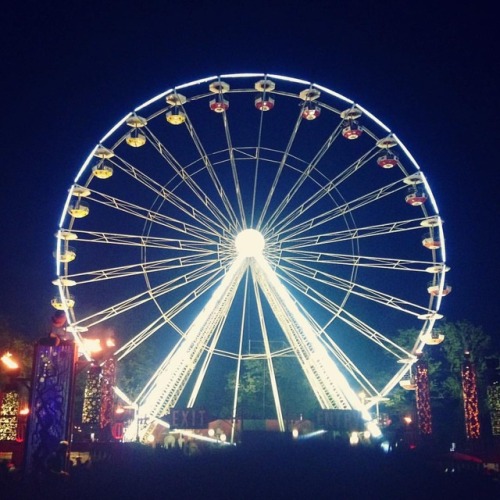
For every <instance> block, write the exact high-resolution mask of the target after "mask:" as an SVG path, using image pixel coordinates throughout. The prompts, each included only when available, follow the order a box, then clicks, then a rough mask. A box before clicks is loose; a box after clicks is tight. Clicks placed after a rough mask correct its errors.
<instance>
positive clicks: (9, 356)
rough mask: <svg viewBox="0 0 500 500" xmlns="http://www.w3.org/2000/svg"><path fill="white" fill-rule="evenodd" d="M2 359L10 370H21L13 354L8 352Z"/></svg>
mask: <svg viewBox="0 0 500 500" xmlns="http://www.w3.org/2000/svg"><path fill="white" fill-rule="evenodd" d="M0 359H1V360H2V363H3V364H4V365H5V366H6V367H7V368H8V369H9V370H17V369H18V368H19V365H18V364H17V362H16V361H15V360H13V359H12V354H11V353H10V352H6V353H5V354H4V355H3V356H2V357H1V358H0Z"/></svg>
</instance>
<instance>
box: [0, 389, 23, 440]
mask: <svg viewBox="0 0 500 500" xmlns="http://www.w3.org/2000/svg"><path fill="white" fill-rule="evenodd" d="M18 413H19V394H18V393H17V391H14V390H7V391H6V392H1V393H0V441H14V440H15V439H16V436H17V419H18Z"/></svg>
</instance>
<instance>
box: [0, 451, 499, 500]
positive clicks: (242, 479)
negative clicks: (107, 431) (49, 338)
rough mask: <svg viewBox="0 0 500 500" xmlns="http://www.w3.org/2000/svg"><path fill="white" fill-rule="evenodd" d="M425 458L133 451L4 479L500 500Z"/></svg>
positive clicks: (112, 488)
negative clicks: (41, 475)
mask: <svg viewBox="0 0 500 500" xmlns="http://www.w3.org/2000/svg"><path fill="white" fill-rule="evenodd" d="M450 465H451V464H449V463H447V462H445V461H443V460H441V459H436V458H435V457H431V456H429V455H426V454H423V453H422V452H417V451H406V452H401V453H391V454H388V455H386V454H383V453H382V452H381V451H379V450H376V449H367V448H348V447H343V446H338V445H332V444H330V443H323V442H301V443H299V442H295V443H289V444H283V443H281V444H280V445H279V446H278V445H268V446H265V445H264V446H259V447H245V446H242V447H238V448H233V447H225V448H224V449H218V450H212V451H211V452H209V453H206V454H203V455H201V456H195V457H192V456H191V457H186V456H183V455H181V454H176V453H173V452H172V451H167V450H164V449H156V450H153V449H150V448H147V447H143V446H132V447H130V448H129V449H128V450H127V452H126V453H123V452H122V453H119V454H115V455H113V456H111V457H108V458H107V459H105V460H100V461H95V462H94V463H92V464H91V465H90V466H81V467H75V466H74V467H72V469H71V471H70V475H69V476H68V477H67V478H61V480H59V478H58V480H57V481H54V480H49V479H39V480H36V481H35V480H34V479H33V478H23V477H22V474H20V473H19V474H18V475H13V476H12V477H8V478H3V479H2V482H1V483H0V498H15V499H24V498H26V499H30V500H31V499H38V498H40V499H42V498H43V499H48V500H52V499H54V500H55V499H58V498H66V499H70V500H73V499H101V498H103V499H104V498H107V499H110V500H114V499H144V500H146V499H148V500H149V499H169V498H172V499H176V500H180V499H190V500H193V499H212V498H217V499H256V500H257V499H258V500H261V499H273V500H274V499H287V500H291V499H307V500H309V499H315V500H317V499H323V498H325V499H326V498H329V499H333V498H335V499H356V500H360V499H365V498H366V499H370V500H376V499H385V500H387V499H398V500H399V499H401V500H403V499H420V500H421V499H422V498H439V497H440V496H441V497H442V498H443V499H444V498H457V499H462V498H474V499H483V498H484V499H491V498H500V483H499V481H498V478H496V477H494V476H490V475H487V474H485V473H484V471H483V470H481V469H480V468H473V467H472V468H470V467H469V468H461V467H454V466H450Z"/></svg>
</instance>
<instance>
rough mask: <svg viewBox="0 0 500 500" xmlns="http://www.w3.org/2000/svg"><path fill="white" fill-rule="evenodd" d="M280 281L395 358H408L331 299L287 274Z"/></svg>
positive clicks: (382, 336) (407, 354)
mask: <svg viewBox="0 0 500 500" xmlns="http://www.w3.org/2000/svg"><path fill="white" fill-rule="evenodd" d="M282 279H283V281H284V282H286V283H288V284H289V285H290V286H291V287H293V288H294V289H295V290H297V291H298V292H300V293H301V294H302V295H303V296H304V297H306V298H307V299H308V300H312V301H313V302H315V303H316V304H318V305H320V306H321V307H322V308H323V309H325V310H326V311H328V312H329V313H331V314H332V315H334V316H335V317H336V318H338V319H339V320H341V321H342V322H344V323H345V324H347V325H349V326H350V327H351V328H353V329H354V330H356V331H357V332H358V333H360V334H361V335H363V336H364V337H366V338H368V339H369V340H370V341H372V342H373V343H375V344H377V345H378V346H380V347H381V348H382V349H384V350H385V351H387V352H388V353H390V354H391V355H392V356H394V357H395V358H397V359H402V358H404V357H408V356H410V354H409V352H408V351H407V350H406V349H404V348H403V347H401V346H399V345H398V344H396V343H395V342H394V341H393V340H391V339H390V338H388V337H387V336H385V335H383V334H381V333H380V332H378V331H377V330H376V329H374V328H373V327H371V326H370V325H368V324H367V323H365V322H364V321H362V320H361V319H359V318H356V317H355V316H354V315H353V314H351V313H349V312H347V311H346V310H345V309H344V308H342V307H340V306H339V305H338V304H336V303H335V302H334V301H333V300H332V299H331V298H329V297H327V296H326V295H324V294H322V293H321V292H319V291H318V290H316V289H313V288H311V287H310V286H308V285H307V284H306V283H304V282H303V281H302V280H301V279H300V278H297V277H296V276H293V275H290V274H288V275H287V276H283V277H282ZM330 322H331V321H330ZM327 326H328V325H326V326H322V327H321V328H320V331H325V330H326V328H327ZM325 341H326V342H328V343H330V345H332V346H333V345H334V342H333V340H332V339H331V338H330V337H328V339H327V338H326V337H325Z"/></svg>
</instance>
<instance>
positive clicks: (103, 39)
mask: <svg viewBox="0 0 500 500" xmlns="http://www.w3.org/2000/svg"><path fill="white" fill-rule="evenodd" d="M412 3H413V2H412ZM202 4H203V6H201V5H198V3H197V2H190V1H183V2H177V3H174V2H165V1H164V2H147V1H144V2H137V1H135V2H129V1H127V0H124V1H121V2H93V1H85V2H79V1H75V2H60V1H46V2H35V1H29V0H28V1H26V2H12V3H10V6H9V7H7V8H5V7H4V8H3V10H2V14H1V17H2V30H1V35H0V36H1V37H2V43H1V51H2V57H1V64H2V79H1V82H2V101H3V103H2V104H3V106H2V108H3V116H4V117H5V119H4V120H3V127H2V141H1V143H2V148H1V157H2V161H1V167H0V168H1V169H2V177H1V184H0V186H1V193H2V196H1V198H0V203H1V205H0V206H1V214H2V218H1V228H2V243H1V246H0V248H1V267H0V270H1V271H0V273H1V274H0V283H1V288H0V294H1V306H0V315H1V316H5V317H7V318H8V319H9V320H10V323H11V325H12V326H13V327H15V328H17V329H19V330H21V331H23V332H26V333H28V334H30V335H32V336H33V338H36V337H37V336H40V335H42V334H44V333H46V332H45V331H44V330H46V329H47V328H48V324H49V319H50V316H51V315H52V313H53V309H52V308H51V306H50V300H51V298H52V297H53V295H54V293H55V287H54V286H53V285H52V284H51V281H52V279H54V273H55V265H54V260H53V257H52V252H53V251H54V248H55V239H54V233H55V232H56V230H57V227H58V222H59V216H60V213H61V211H62V208H63V204H64V201H65V199H66V193H67V189H68V188H69V186H70V185H71V183H72V181H73V179H74V177H75V175H76V173H77V171H78V170H79V168H80V166H81V164H82V163H83V162H84V161H85V159H86V157H87V156H88V154H89V153H90V152H91V150H92V149H93V147H94V145H95V144H96V143H97V141H98V140H99V139H100V138H101V137H102V136H103V135H104V134H105V133H106V132H107V131H108V130H109V129H110V128H111V127H112V126H113V125H114V124H115V123H116V122H117V121H118V120H119V119H121V118H122V117H123V116H124V115H125V114H127V113H128V112H129V111H130V110H131V109H133V108H135V107H136V106H138V105H139V104H141V103H143V102H144V101H146V100H148V99H149V98H151V97H153V96H155V95H157V94H158V93H160V92H162V91H163V90H166V89H167V88H171V87H172V86H175V85H178V84H181V83H185V82H189V81H192V80H196V79H198V78H202V77H205V76H209V75H216V74H223V73H230V72H263V73H266V72H269V73H275V74H282V75H288V76H294V77H297V78H301V79H304V80H308V81H312V82H317V83H319V84H321V85H324V86H326V87H329V88H331V89H333V90H335V91H337V92H339V93H340V94H343V95H345V96H346V97H349V98H351V99H353V100H354V101H356V102H358V103H360V104H361V105H362V106H364V107H365V108H367V109H368V110H370V111H371V112H372V113H373V114H374V115H375V116H377V117H378V118H380V119H381V120H382V121H383V122H384V123H385V124H387V125H388V126H389V127H390V128H391V129H392V130H394V131H395V132H396V133H397V135H398V136H399V137H400V138H401V140H402V141H403V142H404V144H405V145H406V146H407V147H408V148H409V150H410V151H411V152H412V154H413V156H414V157H415V159H416V160H417V162H418V163H419V164H420V165H421V166H422V169H423V170H424V172H425V174H426V176H427V178H428V180H429V182H430V184H431V186H432V188H433V192H434V194H435V196H436V198H437V202H438V205H439V207H440V212H441V215H442V217H443V219H444V220H445V225H444V230H445V235H446V238H447V261H448V264H449V265H450V267H451V272H450V274H449V280H450V282H451V284H452V286H453V292H452V294H451V295H450V296H449V297H446V298H445V299H444V301H443V306H442V309H441V312H443V313H444V314H445V316H446V319H448V320H450V321H458V320H462V319H466V320H470V321H471V322H473V323H474V324H476V325H482V326H483V327H484V328H485V331H486V332H487V333H488V334H490V335H492V336H493V337H495V336H496V335H497V331H496V330H497V325H498V323H499V320H500V311H499V309H500V308H499V307H498V293H497V289H496V284H497V283H498V282H499V279H500V276H499V272H498V269H499V266H498V264H497V258H498V222H497V221H498V219H497V217H498V216H499V211H498V206H499V204H498V196H497V190H498V187H499V186H498V182H497V180H498V165H497V163H498V154H497V147H496V146H497V144H498V136H499V133H500V129H499V119H498V117H499V115H500V102H499V101H500V100H499V97H498V95H499V94H498V87H499V84H500V77H499V75H500V71H499V69H498V59H497V58H498V53H499V48H500V47H499V43H498V26H496V16H495V15H493V8H492V5H493V2H485V3H484V2H483V3H481V4H470V3H469V5H470V6H469V7H466V6H464V5H463V4H458V3H453V2H448V1H445V2H439V1H437V2H427V1H424V2H418V4H419V5H418V6H414V5H412V6H410V5H409V2H408V3H407V2H396V1H387V2H327V1H323V2H320V1H302V2H297V1H288V2H269V3H268V2H262V3H248V2H247V3H240V2H233V5H231V4H230V5H227V4H226V3H225V2H221V1H212V2H202ZM238 4H240V5H238ZM332 4H334V5H335V6H332ZM365 4H367V5H365ZM479 5H480V8H479Z"/></svg>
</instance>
